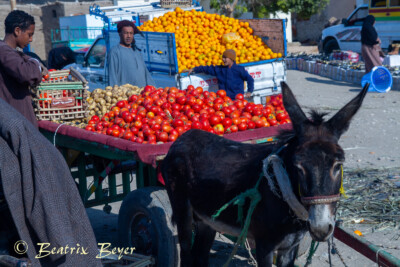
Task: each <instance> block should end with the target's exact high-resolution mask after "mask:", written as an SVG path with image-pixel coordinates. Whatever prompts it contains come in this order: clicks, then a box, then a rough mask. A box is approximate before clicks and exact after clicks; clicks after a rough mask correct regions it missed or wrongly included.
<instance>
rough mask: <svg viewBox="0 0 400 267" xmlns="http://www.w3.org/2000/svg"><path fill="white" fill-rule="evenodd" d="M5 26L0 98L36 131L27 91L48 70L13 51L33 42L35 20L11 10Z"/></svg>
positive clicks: (0, 48)
mask: <svg viewBox="0 0 400 267" xmlns="http://www.w3.org/2000/svg"><path fill="white" fill-rule="evenodd" d="M4 24H5V33H6V35H5V37H4V40H3V41H0V98H2V99H4V100H5V101H6V102H7V103H9V104H10V105H11V106H12V107H14V108H15V109H16V110H18V111H19V112H20V113H21V114H22V115H24V116H25V117H26V118H27V119H28V120H29V121H30V122H31V123H32V124H33V125H35V126H36V127H37V120H36V116H35V112H34V111H33V106H32V97H31V93H30V90H29V87H30V86H34V85H37V84H39V83H40V82H41V80H42V76H43V75H45V74H46V73H47V69H46V67H45V66H43V65H42V64H41V63H40V62H39V61H38V60H37V59H35V58H31V57H29V56H27V55H25V54H24V53H23V52H20V51H17V50H16V48H17V47H19V48H21V49H23V48H24V47H26V46H27V45H28V44H29V43H30V42H32V37H33V34H34V32H35V20H34V18H33V17H32V16H31V15H29V14H27V13H25V12H24V11H20V10H14V11H12V12H10V13H9V14H8V15H7V17H6V19H5V22H4Z"/></svg>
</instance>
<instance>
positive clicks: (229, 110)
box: [222, 107, 233, 115]
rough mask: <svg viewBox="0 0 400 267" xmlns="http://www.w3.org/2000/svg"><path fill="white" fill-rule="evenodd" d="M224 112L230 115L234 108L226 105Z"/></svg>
mask: <svg viewBox="0 0 400 267" xmlns="http://www.w3.org/2000/svg"><path fill="white" fill-rule="evenodd" d="M222 112H223V113H225V114H226V115H230V114H231V113H232V112H233V110H232V109H231V108H230V107H224V108H222Z"/></svg>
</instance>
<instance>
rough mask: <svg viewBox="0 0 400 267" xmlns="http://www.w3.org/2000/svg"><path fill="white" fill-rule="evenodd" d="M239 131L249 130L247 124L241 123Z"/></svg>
mask: <svg viewBox="0 0 400 267" xmlns="http://www.w3.org/2000/svg"><path fill="white" fill-rule="evenodd" d="M238 128H239V131H246V130H247V124H246V123H244V122H241V123H239V125H238Z"/></svg>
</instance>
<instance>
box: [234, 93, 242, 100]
mask: <svg viewBox="0 0 400 267" xmlns="http://www.w3.org/2000/svg"><path fill="white" fill-rule="evenodd" d="M235 99H237V100H243V99H244V96H243V94H237V95H236V97H235Z"/></svg>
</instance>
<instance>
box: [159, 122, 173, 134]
mask: <svg viewBox="0 0 400 267" xmlns="http://www.w3.org/2000/svg"><path fill="white" fill-rule="evenodd" d="M161 130H162V131H163V132H166V133H169V132H170V131H171V130H172V127H171V126H170V125H169V124H164V125H162V126H161Z"/></svg>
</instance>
